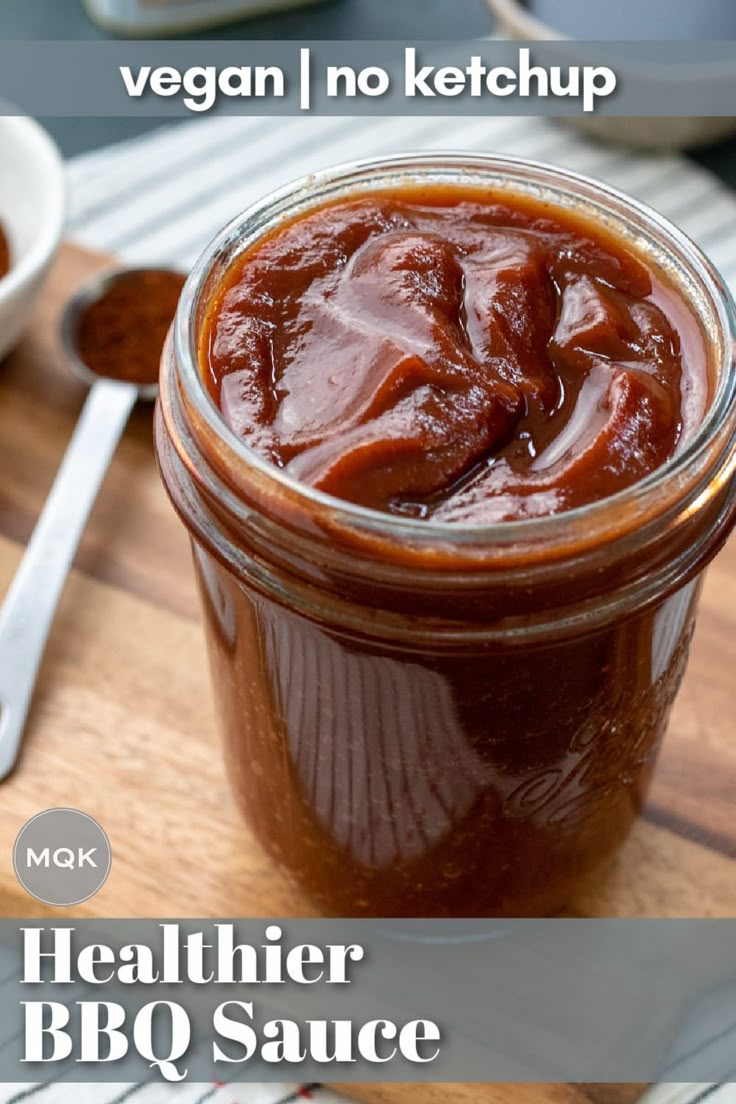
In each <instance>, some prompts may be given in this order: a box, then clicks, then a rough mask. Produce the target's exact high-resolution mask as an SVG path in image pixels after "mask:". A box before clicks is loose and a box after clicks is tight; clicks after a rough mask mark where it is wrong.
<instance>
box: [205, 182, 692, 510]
mask: <svg viewBox="0 0 736 1104" xmlns="http://www.w3.org/2000/svg"><path fill="white" fill-rule="evenodd" d="M201 361H202V370H203V372H204V374H205V376H206V379H207V381H208V384H209V386H210V389H211V392H212V395H213V398H214V400H215V402H216V403H217V405H218V406H219V408H220V410H221V411H222V414H223V416H224V418H225V420H226V421H227V422H228V423H229V425H230V426H231V427H232V429H233V430H234V431H235V432H236V433H238V434H239V435H240V436H241V437H242V438H243V440H244V441H246V442H247V443H248V444H249V445H251V446H252V447H253V448H254V449H255V450H256V451H258V452H259V453H260V454H261V455H263V456H264V457H266V458H267V459H268V460H270V461H272V462H273V463H274V464H276V465H278V466H280V467H282V468H285V469H286V471H288V472H289V473H290V474H292V475H293V476H294V477H295V478H297V479H299V480H301V481H303V482H306V483H309V484H311V485H312V486H314V487H316V488H318V489H320V490H322V491H325V492H328V493H330V494H332V495H335V496H336V497H338V498H342V499H347V500H349V501H353V502H356V503H358V504H360V505H364V506H369V507H372V508H375V509H379V510H383V511H387V512H389V513H394V514H404V515H409V516H414V517H417V518H427V519H433V520H435V521H443V522H451V523H452V522H456V523H465V524H487V523H492V522H495V521H500V520H505V519H517V518H524V517H537V516H543V515H546V514H549V513H556V512H560V511H564V510H568V509H571V508H573V507H576V506H581V505H584V504H586V503H589V502H593V501H596V500H598V499H601V498H604V497H607V496H609V495H612V494H614V493H616V492H617V491H620V490H622V489H624V488H625V487H628V486H630V485H631V484H633V483H635V482H637V481H639V480H640V479H642V478H643V477H645V476H646V475H647V474H649V473H650V472H652V471H654V470H655V469H656V468H658V467H659V466H660V465H661V464H663V463H664V462H665V461H666V460H667V459H669V458H670V457H671V456H672V455H673V454H674V453H675V452H676V451H677V450H678V449H680V448H681V447H682V445H683V443H684V442H685V441H686V440H687V438H688V437H689V436H690V435H691V434H692V432H693V431H694V429H695V428H697V425H698V424H699V422H700V420H701V418H702V414H703V411H704V409H705V406H706V404H707V399H708V363H707V354H706V349H705V341H704V337H703V334H702V332H701V330H700V327H699V324H698V322H697V321H696V319H695V316H694V315H693V314H692V313H691V311H690V310H689V308H688V307H687V306H686V305H685V304H684V302H683V300H682V296H681V293H680V292H678V291H676V290H675V289H674V288H672V287H670V286H669V285H668V283H667V282H666V281H665V280H664V279H663V277H662V276H661V274H659V273H658V272H657V271H656V270H654V269H653V268H652V267H651V266H650V265H648V264H647V263H645V262H644V260H642V259H640V258H638V257H637V256H635V255H634V254H633V253H632V252H631V251H630V250H628V249H627V248H626V247H625V246H624V244H623V243H622V242H619V241H618V240H617V239H614V238H613V237H612V236H611V235H610V234H609V233H607V232H606V231H604V230H603V229H602V228H599V227H596V226H594V225H593V224H592V223H590V222H587V221H583V220H582V219H581V218H580V217H579V216H576V215H572V214H570V213H567V212H564V211H563V210H561V209H560V208H557V207H552V206H549V205H544V204H542V203H541V202H537V201H532V200H530V199H527V198H523V197H520V196H519V197H515V196H509V195H508V194H507V193H503V195H502V194H500V193H497V194H493V193H489V192H487V191H478V190H470V189H466V188H459V187H456V186H455V187H439V186H430V187H425V188H422V189H420V188H418V187H406V188H402V189H400V190H397V191H395V192H393V193H376V194H368V195H364V196H362V197H361V198H353V199H346V200H342V201H339V202H336V203H333V204H331V205H330V206H325V207H323V208H321V209H318V210H316V211H313V212H311V213H309V214H307V215H306V216H302V217H299V218H297V219H295V220H294V221H292V222H291V223H287V224H286V225H284V226H282V227H280V228H279V229H278V230H277V231H275V232H273V233H272V234H271V235H270V236H268V237H266V238H264V239H262V240H261V241H260V242H259V243H257V244H256V245H255V246H253V247H251V248H250V249H249V250H248V251H247V252H246V253H245V254H244V255H243V256H241V258H240V259H239V260H238V262H237V263H236V264H235V265H234V266H233V268H232V269H231V270H230V272H229V273H228V274H227V275H226V278H225V280H224V282H223V284H222V286H221V288H220V289H219V291H218V293H217V294H216V295H215V297H214V300H213V301H212V303H211V304H210V310H209V316H208V319H207V324H206V326H205V327H204V332H203V337H202V347H201Z"/></svg>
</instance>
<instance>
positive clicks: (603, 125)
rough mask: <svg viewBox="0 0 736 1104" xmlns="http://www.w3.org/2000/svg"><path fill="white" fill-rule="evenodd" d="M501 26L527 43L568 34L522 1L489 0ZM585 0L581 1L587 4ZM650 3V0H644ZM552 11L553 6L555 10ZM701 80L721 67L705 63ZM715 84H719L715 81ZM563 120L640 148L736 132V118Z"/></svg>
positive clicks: (714, 77)
mask: <svg viewBox="0 0 736 1104" xmlns="http://www.w3.org/2000/svg"><path fill="white" fill-rule="evenodd" d="M486 2H487V3H488V6H489V7H490V9H491V11H492V13H493V15H494V16H495V17H496V20H497V21H498V25H499V28H500V29H501V31H503V32H504V34H506V35H508V36H509V38H514V39H519V40H523V41H525V42H536V41H550V40H554V41H556V40H559V39H566V38H567V36H566V35H564V34H562V33H561V32H560V31H558V30H555V28H553V27H550V26H548V25H547V24H546V23H544V22H543V21H542V20H541V19H538V18H537V17H536V16H535V15H534V14H532V12H530V11H529V9H528V8H527V7H526V5H525V4H524V3H523V0H486ZM584 2H585V0H580V3H581V4H582V3H584ZM642 2H643V3H645V4H646V3H647V0H642ZM552 10H553V9H552ZM698 79H699V80H700V81H701V82H707V81H711V82H716V81H718V80H719V79H721V71H720V67H718V66H714V67H713V69H711V68H710V67H709V66H707V65H703V66H702V67H701V69H700V72H699V74H698ZM714 87H717V85H716V84H715V83H714ZM560 122H565V123H567V124H569V125H570V126H573V127H576V128H577V129H578V130H582V131H583V132H584V133H586V134H589V135H590V136H591V137H593V138H601V139H603V140H604V141H610V142H619V143H622V144H623V145H626V146H637V147H638V148H640V149H658V150H673V149H697V148H698V147H699V146H707V145H710V143H711V142H717V141H719V140H720V139H722V138H727V137H728V136H729V135H731V134H734V133H736V118H733V117H732V116H725V115H724V116H717V117H713V118H705V117H700V116H696V115H689V116H684V117H683V116H679V115H671V116H659V117H654V116H648V115H640V116H636V117H632V116H626V115H566V116H565V117H564V119H560Z"/></svg>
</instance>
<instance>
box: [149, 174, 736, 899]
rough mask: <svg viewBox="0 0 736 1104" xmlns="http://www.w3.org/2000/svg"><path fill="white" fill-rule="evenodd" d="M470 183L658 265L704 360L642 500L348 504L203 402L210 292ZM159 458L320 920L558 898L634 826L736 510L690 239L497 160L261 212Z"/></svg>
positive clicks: (718, 339)
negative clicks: (354, 210) (252, 264)
mask: <svg viewBox="0 0 736 1104" xmlns="http://www.w3.org/2000/svg"><path fill="white" fill-rule="evenodd" d="M408 182H411V183H416V182H420V183H421V182H425V183H428V182H431V183H441V184H444V185H447V184H453V183H457V184H465V185H468V184H469V185H474V186H478V185H481V186H482V185H487V186H489V187H490V188H493V189H495V190H507V191H509V192H510V193H512V194H522V195H532V196H535V197H537V198H541V199H544V200H547V201H549V202H550V203H553V204H558V205H562V206H563V207H564V208H566V209H568V210H573V211H575V210H578V211H580V212H581V213H582V214H584V215H586V216H587V217H589V218H590V217H593V218H594V219H596V220H597V222H598V224H599V225H601V226H604V227H607V228H608V229H609V230H611V231H613V232H614V233H615V234H617V235H618V236H619V238H620V239H622V240H623V241H625V242H628V243H629V244H630V246H631V247H632V248H633V249H634V250H635V251H636V252H638V253H639V254H640V255H641V254H643V255H645V257H646V258H647V259H648V261H649V263H650V264H651V265H653V266H654V267H656V268H658V269H659V270H661V272H662V273H663V274H664V276H665V278H666V279H668V280H669V281H670V282H671V283H672V284H674V285H675V286H676V287H677V288H678V289H679V290H680V292H681V294H682V296H683V297H684V299H685V300H686V301H687V302H688V303H689V304H690V305H691V306H692V308H693V310H694V312H695V314H696V315H697V316H698V318H699V320H700V323H701V325H702V328H703V331H704V333H705V336H706V340H707V343H708V347H709V350H710V354H711V369H712V377H713V378H712V381H711V392H712V393H711V399H710V404H709V408H708V410H707V413H706V414H705V416H704V418H703V421H702V424H701V426H700V429H699V430H698V432H697V433H696V435H694V436H693V437H692V438H691V440H690V441H689V442H688V443H687V444H686V446H685V447H683V448H682V450H681V451H680V452H679V453H678V454H677V455H676V456H674V457H673V458H672V459H670V460H669V461H668V462H667V463H666V464H665V465H664V466H663V467H661V468H659V469H658V470H657V471H655V472H654V473H652V474H651V475H649V476H648V477H647V478H645V479H644V480H642V481H641V482H640V483H638V484H636V485H635V486H633V487H631V488H629V489H627V490H625V491H623V492H620V493H618V494H616V495H615V496H612V497H610V498H609V499H606V500H603V501H599V502H595V503H593V504H591V505H588V506H585V507H583V508H579V509H575V510H571V511H569V512H567V513H561V514H557V515H553V516H549V517H543V518H541V519H535V520H521V521H509V522H506V521H504V522H502V523H500V524H497V525H494V526H485V527H484V526H468V527H463V526H460V525H455V524H452V525H447V524H444V525H443V524H436V523H433V522H431V521H429V522H428V521H422V520H418V519H414V518H409V517H397V516H390V515H387V514H382V513H378V512H376V511H373V510H369V509H365V508H361V507H359V506H356V505H353V504H351V503H348V502H343V501H340V500H338V499H335V498H333V497H331V496H329V495H326V494H323V493H320V492H319V491H316V490H314V489H313V488H311V487H309V486H306V485H302V484H299V483H298V482H296V481H295V480H294V479H292V478H291V477H290V476H289V475H287V474H286V473H285V472H284V471H282V470H280V469H278V468H276V467H275V466H273V465H271V464H270V463H269V462H267V461H266V460H264V459H262V458H261V457H259V456H258V455H256V454H255V453H254V452H253V451H252V450H250V449H249V448H248V447H246V446H245V445H244V444H243V442H242V441H241V440H240V439H239V438H238V437H237V436H236V435H235V434H234V433H233V432H232V431H231V430H230V429H229V428H228V426H227V425H226V424H225V422H224V420H223V419H222V417H221V415H220V413H219V412H218V410H217V409H216V407H215V405H214V403H213V401H212V400H211V398H210V397H209V394H208V392H207V389H206V387H205V386H204V385H203V382H202V379H201V376H200V370H199V366H198V363H197V356H198V353H197V349H198V339H199V335H200V332H201V328H202V324H203V319H204V318H205V316H206V313H207V309H208V304H209V303H210V300H211V297H212V295H213V293H215V291H216V290H217V288H218V285H219V283H220V280H221V278H222V276H223V274H224V273H225V271H226V270H227V269H228V267H229V265H230V264H231V263H232V262H233V260H234V259H235V258H236V257H237V256H238V255H239V254H240V253H242V251H243V250H244V249H246V248H247V247H248V246H250V245H251V244H252V243H253V242H255V241H257V240H258V239H259V237H260V236H262V235H263V234H264V233H267V232H268V231H270V230H271V229H273V228H274V227H276V226H278V225H279V224H280V222H281V221H283V220H285V219H290V218H293V217H294V216H295V215H296V214H298V213H300V212H304V211H307V210H309V209H310V208H312V207H313V206H317V205H321V204H324V203H325V202H328V201H329V200H330V199H333V198H335V199H336V198H339V197H343V196H345V195H346V194H355V193H360V192H362V191H366V190H372V189H384V190H385V189H390V188H391V187H392V186H396V185H400V184H402V183H408ZM156 437H157V447H158V455H159V460H160V465H161V470H162V473H163V478H164V482H165V484H166V487H167V490H168V493H169V495H170V497H171V499H172V501H173V503H174V505H175V507H176V509H177V511H178V512H179V515H180V516H181V518H182V520H183V522H184V524H185V526H186V527H187V529H188V530H189V533H190V535H191V539H192V544H193V548H194V562H195V567H196V573H197V577H198V581H199V587H200V591H201V597H202V603H203V607H204V614H205V625H206V633H207V641H208V645H209V655H210V661H211V672H212V681H213V685H214V694H215V701H216V705H217V711H218V714H219V719H220V723H221V726H222V730H223V733H224V738H225V746H226V754H227V762H228V767H229V773H230V777H231V780H232V783H233V786H234V790H235V793H236V795H237V798H238V801H239V803H240V805H241V807H242V810H243V812H244V814H245V816H246V818H247V820H248V822H249V823H250V825H251V826H252V828H253V830H254V831H255V834H256V835H257V837H258V838H259V840H260V841H261V842H262V844H263V845H264V846H265V847H266V848H267V849H268V851H269V852H270V853H271V854H272V855H273V857H274V858H275V859H276V861H277V862H278V864H279V865H280V866H281V867H282V868H283V869H284V870H285V871H287V872H289V873H290V874H291V875H292V876H293V877H294V878H295V879H296V880H297V882H298V883H300V885H301V886H302V887H303V888H304V890H306V892H307V893H308V894H309V895H310V896H311V898H312V899H313V900H314V901H315V902H316V903H317V904H318V905H319V907H321V909H322V910H324V911H325V912H328V913H338V914H343V915H348V916H349V915H369V916H483V915H526V916H528V915H535V914H544V913H549V912H551V911H554V910H556V909H558V908H559V907H560V906H562V905H563V904H564V903H565V901H566V900H568V899H569V897H570V895H571V893H572V892H573V891H574V889H575V888H576V886H577V885H578V884H579V882H580V881H581V879H583V878H584V877H585V876H586V875H587V874H588V873H589V872H590V871H592V870H593V869H594V868H596V867H598V866H599V865H600V864H601V862H602V861H603V860H605V859H606V858H607V857H608V856H610V855H611V854H612V853H613V852H614V851H615V849H616V848H617V847H618V846H619V845H620V843H621V842H622V840H623V839H624V837H625V835H626V833H627V832H628V830H629V829H630V827H631V826H632V823H633V822H634V820H635V818H636V816H637V813H638V811H639V809H640V808H641V805H642V802H643V800H644V796H645V793H646V790H647V786H648V784H649V780H650V777H651V774H652V770H653V767H654V763H655V759H656V756H657V751H658V749H659V746H660V743H661V740H662V737H663V736H664V732H665V729H666V726H667V720H668V716H669V713H670V708H671V706H672V702H673V700H674V697H675V694H676V692H677V689H678V686H679V684H680V681H681V679H682V675H683V672H684V670H685V665H686V661H687V652H688V645H689V642H690V638H691V636H692V632H693V625H694V620H695V613H696V608H697V603H698V594H699V588H700V580H701V578H702V574H703V570H704V568H705V567H706V565H707V564H708V562H709V560H710V559H711V558H712V556H713V555H714V554H715V553H716V552H717V551H718V549H719V548H720V547H721V545H722V544H723V542H724V540H725V538H726V536H727V534H728V532H729V530H730V529H731V527H732V525H733V523H734V518H735V515H736V491H735V488H734V478H733V476H734V469H735V467H736V369H735V367H734V308H733V305H732V303H731V300H730V298H729V295H728V292H727V290H726V288H725V287H724V285H723V283H722V282H721V280H720V278H719V276H718V274H717V273H716V272H715V271H714V269H713V268H712V266H711V265H710V263H709V262H708V261H707V260H706V258H705V257H704V256H703V255H702V254H701V253H700V252H699V250H698V249H697V248H696V247H695V246H694V245H693V244H692V242H690V241H689V240H688V239H687V238H686V237H685V236H684V235H683V234H682V233H680V231H679V230H677V229H676V228H675V227H674V226H672V225H671V224H669V223H668V222H667V221H666V220H665V219H663V218H662V217H661V216H659V215H658V214H656V213H655V212H654V211H651V210H649V209H647V208H645V207H643V206H642V205H640V204H639V203H637V202H636V201H634V200H632V199H630V198H629V197H627V196H624V195H622V194H620V193H618V192H616V191H614V190H612V189H610V188H607V187H605V186H604V185H602V184H599V183H597V182H594V181H592V180H588V179H586V178H584V177H581V176H578V175H576V174H573V173H569V172H565V171H563V170H560V169H557V168H552V167H549V166H545V165H541V164H536V163H532V162H527V161H523V160H517V159H512V158H505V157H500V156H482V157H480V156H467V155H463V154H446V155H443V154H432V155H426V156H400V157H394V158H391V159H388V160H383V161H380V162H364V163H358V164H352V165H348V166H343V167H340V168H337V169H333V170H328V171H325V172H321V173H318V174H316V175H314V176H311V177H309V178H308V179H306V180H303V181H301V182H299V183H297V184H294V185H292V186H290V187H288V188H285V189H283V190H281V191H279V192H277V193H276V194H274V195H271V196H269V197H267V198H266V199H264V200H262V201H261V202H259V203H257V204H256V205H255V206H253V207H251V208H250V209H249V210H248V211H246V212H245V213H244V214H243V215H242V216H240V217H239V218H237V219H236V220H235V221H234V222H233V223H231V224H230V226H228V227H227V228H226V229H225V230H224V231H223V232H222V233H221V234H220V235H219V237H218V238H217V239H216V240H215V241H214V242H213V243H212V245H211V246H210V247H209V248H208V249H207V250H206V252H205V254H204V255H203V256H202V257H201V258H200V260H199V262H198V264H197V265H196V267H195V269H194V271H193V272H192V275H191V277H190V279H189V282H188V284H187V286H186V288H185V291H184V294H183V297H182V300H181V303H180V307H179V313H178V316H177V320H176V322H175V325H174V328H173V331H172V335H171V336H170V339H169V343H168V347H167V349H166V351H165V354H164V361H163V368H162V377H161V392H160V400H159V406H158V411H157V424H156Z"/></svg>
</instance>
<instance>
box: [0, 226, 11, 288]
mask: <svg viewBox="0 0 736 1104" xmlns="http://www.w3.org/2000/svg"><path fill="white" fill-rule="evenodd" d="M9 272H10V245H9V243H8V239H7V238H6V237H5V233H4V232H3V227H2V223H0V280H2V278H3V276H7V274H8V273H9Z"/></svg>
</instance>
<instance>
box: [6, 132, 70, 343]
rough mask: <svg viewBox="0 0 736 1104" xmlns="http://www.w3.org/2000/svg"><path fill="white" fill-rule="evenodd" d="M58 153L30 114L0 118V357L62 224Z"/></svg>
mask: <svg viewBox="0 0 736 1104" xmlns="http://www.w3.org/2000/svg"><path fill="white" fill-rule="evenodd" d="M64 212H65V188H64V165H63V162H62V159H61V155H60V153H59V151H58V149H57V148H56V146H55V145H54V143H53V141H52V140H51V138H50V137H49V136H48V134H47V133H46V131H45V130H44V129H43V127H41V126H39V124H38V123H36V122H34V121H33V120H32V119H25V118H16V117H10V116H4V117H0V223H2V226H3V229H4V231H5V234H6V236H7V238H8V241H9V243H10V254H11V267H10V271H9V273H8V274H7V276H4V277H3V278H2V279H0V359H2V357H4V356H5V355H6V354H7V353H9V352H10V350H11V349H12V348H13V347H14V345H16V344H17V342H18V340H19V338H20V337H21V335H22V334H23V331H24V330H25V328H26V326H27V324H28V322H29V319H30V316H31V313H32V311H33V307H34V305H35V301H36V299H37V297H38V293H39V291H40V290H41V285H42V283H43V279H44V276H45V275H46V273H47V272H48V269H49V266H50V264H51V262H52V260H53V258H54V255H55V253H56V250H57V249H58V247H59V243H60V241H61V235H62V231H63V229H64Z"/></svg>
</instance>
